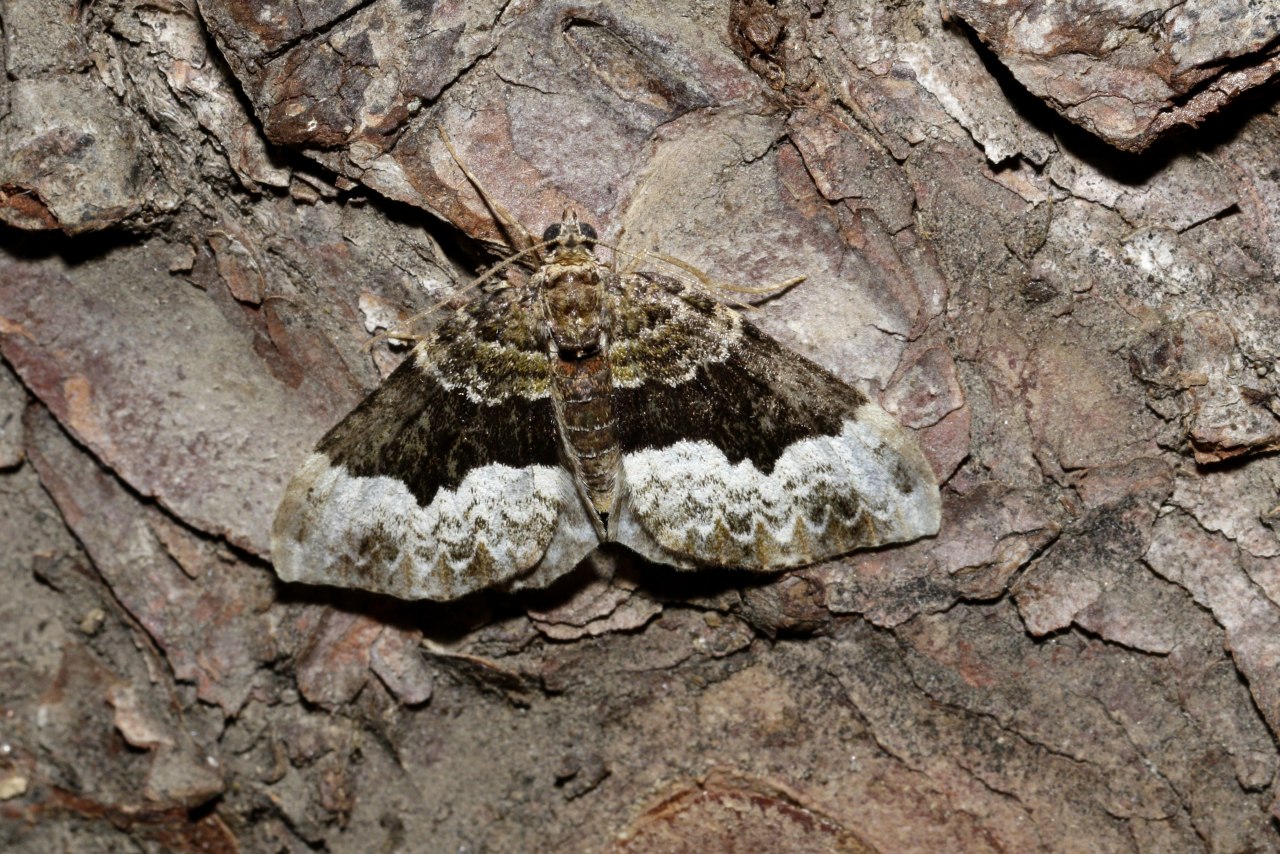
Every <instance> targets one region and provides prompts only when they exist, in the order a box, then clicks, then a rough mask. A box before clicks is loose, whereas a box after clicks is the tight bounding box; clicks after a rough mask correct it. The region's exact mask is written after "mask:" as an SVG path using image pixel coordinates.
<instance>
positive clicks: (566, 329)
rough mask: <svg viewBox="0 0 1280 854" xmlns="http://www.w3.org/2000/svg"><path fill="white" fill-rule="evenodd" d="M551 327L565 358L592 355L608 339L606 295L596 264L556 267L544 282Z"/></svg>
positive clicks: (557, 346) (548, 318)
mask: <svg viewBox="0 0 1280 854" xmlns="http://www.w3.org/2000/svg"><path fill="white" fill-rule="evenodd" d="M542 300H543V304H544V305H545V306H546V312H547V325H548V327H549V328H550V330H551V338H552V340H553V341H555V345H556V349H557V350H558V351H559V355H560V357H561V358H567V359H573V358H580V357H582V356H586V355H591V354H593V353H595V352H597V351H598V350H599V349H600V346H601V341H602V340H603V336H604V328H605V323H604V293H603V289H602V288H601V284H600V274H599V272H597V270H596V268H595V265H594V264H565V265H556V266H555V267H552V268H549V269H548V270H547V271H546V275H545V278H544V279H543V281H542Z"/></svg>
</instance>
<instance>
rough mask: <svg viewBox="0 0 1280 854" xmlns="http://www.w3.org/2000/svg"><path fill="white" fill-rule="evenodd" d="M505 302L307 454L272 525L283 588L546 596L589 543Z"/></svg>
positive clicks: (540, 388)
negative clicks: (491, 590) (525, 587)
mask: <svg viewBox="0 0 1280 854" xmlns="http://www.w3.org/2000/svg"><path fill="white" fill-rule="evenodd" d="M510 299H511V295H510V294H509V293H507V292H500V293H498V294H496V295H492V296H490V297H489V298H488V299H486V300H484V301H482V302H481V303H480V305H479V306H478V307H477V308H474V309H469V310H466V311H463V312H460V313H459V314H458V315H456V316H455V317H453V318H451V319H450V320H449V321H448V322H446V323H445V324H443V325H442V326H441V328H440V329H439V330H437V331H436V333H435V334H434V335H433V336H432V337H431V338H429V339H427V340H426V341H424V342H422V343H421V344H419V345H418V347H417V348H416V349H415V351H414V354H413V355H412V356H411V357H410V358H409V359H406V361H405V362H404V364H402V365H401V366H400V367H399V368H397V369H396V371H395V372H394V373H392V375H391V376H390V377H388V378H387V380H386V382H384V383H383V384H382V386H380V387H379V388H378V389H377V390H376V391H375V392H374V393H373V394H371V395H370V396H369V397H368V398H366V399H365V401H364V402H363V403H362V404H360V406H358V407H357V408H356V409H355V410H354V411H353V412H352V413H351V414H350V415H348V416H347V417H346V418H345V419H343V420H342V421H341V422H340V423H339V424H338V425H337V426H336V427H334V428H333V430H331V431H330V432H329V433H328V435H326V436H325V438H324V439H322V440H321V441H320V444H319V445H318V446H317V448H316V451H315V452H314V453H313V454H312V455H311V456H310V457H308V458H307V460H306V461H305V462H304V463H303V465H302V467H301V468H300V469H299V470H298V472H297V474H296V475H295V476H294V479H293V481H292V482H291V483H290V484H289V487H288V489H287V490H286V493H285V497H284V500H283V501H282V502H281V505H280V509H279V511H278V512H277V515H276V520H275V527H274V530H273V536H272V557H273V560H274V562H275V566H276V571H277V572H278V573H279V575H280V577H281V578H283V579H285V580H287V581H305V582H309V583H317V584H333V585H338V586H343V587H359V588H363V589H366V590H373V591H377V592H380V593H389V594H392V595H394V596H399V597H401V598H405V599H424V598H425V599H439V600H444V599H454V598H457V597H459V596H462V595H465V594H466V593H469V592H472V591H474V590H479V589H481V588H485V587H491V586H520V585H521V582H522V581H523V580H525V579H527V578H537V579H540V580H541V581H540V583H546V582H547V581H549V580H551V579H554V578H555V577H556V576H558V575H561V574H563V573H565V572H568V571H569V570H571V569H573V567H574V566H575V565H576V564H577V563H578V562H579V561H580V560H582V558H583V557H585V556H586V555H587V554H588V553H589V552H590V551H591V550H592V549H593V548H595V547H596V545H598V543H599V538H598V536H597V534H596V532H595V528H594V527H593V525H592V523H591V519H590V517H589V516H587V511H586V509H585V508H584V506H583V504H582V501H581V499H580V498H579V496H578V491H577V489H576V487H575V485H574V482H573V479H572V476H571V475H570V474H569V473H568V472H567V471H566V470H565V469H564V468H563V467H562V466H561V465H560V461H559V454H558V441H559V440H558V434H557V432H556V427H555V415H554V412H553V411H552V405H551V401H550V398H549V396H548V394H547V388H546V387H547V377H546V372H547V367H546V365H547V362H546V357H545V355H542V356H541V358H540V359H539V358H536V357H535V356H537V355H540V354H537V353H536V350H534V348H536V341H535V339H534V338H533V337H532V336H528V335H525V334H524V332H525V330H523V328H522V327H521V325H520V324H521V320H522V318H523V317H524V316H525V315H523V314H521V313H520V311H519V309H520V308H521V306H519V305H518V304H514V305H513V304H511V303H510ZM522 336H523V337H522ZM531 351H533V352H532V353H531ZM477 375H482V376H483V379H480V378H478V376H477Z"/></svg>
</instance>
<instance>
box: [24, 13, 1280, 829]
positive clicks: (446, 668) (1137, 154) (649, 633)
mask: <svg viewBox="0 0 1280 854" xmlns="http://www.w3.org/2000/svg"><path fill="white" fill-rule="evenodd" d="M944 5H945V8H944V7H943V6H944ZM1113 6H1114V7H1115V8H1112V7H1113ZM1246 6H1247V8H1246ZM1264 7H1265V4H1261V5H1259V4H1253V5H1248V4H1231V3H1226V2H1210V0H1205V2H1203V3H1166V4H1153V3H1145V4H1137V5H1136V6H1133V7H1132V8H1130V6H1129V5H1125V6H1124V7H1123V8H1121V7H1120V6H1119V5H1117V4H1107V3H1099V4H1087V8H1086V4H1074V3H1072V4H1036V3H1018V4H995V3H979V2H953V3H948V4H938V3H936V2H920V3H915V4H891V5H889V6H886V5H885V4H877V3H860V2H856V0H849V1H848V2H822V0H805V1H803V2H802V0H776V2H767V0H723V2H714V3H707V4H698V5H693V4H690V5H683V6H681V5H673V4H669V3H656V2H655V3H639V4H623V3H613V2H605V3H598V4H593V5H582V4H574V3H568V2H547V3H520V2H517V3H497V2H494V3H483V4H461V3H424V2H413V0H364V1H363V2H354V0H351V2H343V0H334V2H324V3H285V2H272V3H237V2H231V0H199V2H198V3H194V4H193V3H187V4H183V3H176V2H175V3H165V2H160V3H157V2H136V0H109V2H108V1H107V0H101V2H96V3H76V2H73V0H60V2H43V1H42V2H36V0H4V2H3V3H2V4H0V24H2V25H3V36H4V38H3V58H4V61H5V67H6V71H7V76H6V78H5V80H4V81H3V82H0V155H2V156H0V220H3V223H4V225H3V226H2V227H0V228H2V229H3V230H0V357H2V359H0V542H2V543H3V544H4V549H3V553H2V554H0V577H2V578H3V581H4V585H5V589H6V591H7V592H8V595H7V596H6V597H4V600H3V601H2V602H0V640H2V641H3V644H2V645H3V647H4V654H3V655H2V656H0V844H3V846H4V847H5V848H6V850H14V851H33V852H34V851H41V852H43V851H47V850H54V849H58V850H86V851H89V850H106V849H114V848H117V847H119V848H122V849H124V848H126V847H127V846H132V847H133V848H139V849H143V850H214V851H234V850H246V851H257V850H289V851H303V850H315V849H317V848H324V849H326V850H335V851H346V850H351V851H365V850H374V849H386V850H460V849H463V848H465V849H467V850H492V851H506V850H570V851H598V850H602V849H609V850H615V849H616V850H629V851H666V850H676V849H680V848H681V847H682V846H683V847H685V848H688V849H690V850H692V849H694V848H697V849H698V850H721V849H726V848H728V847H731V846H733V845H736V846H738V847H741V848H743V849H744V850H745V849H746V848H759V847H762V846H764V847H768V846H773V847H774V848H776V849H778V850H796V851H806V850H822V851H827V850H847V851H868V850H872V851H874V850H880V851H916V850H918V851H937V850H966V851H970V850H973V851H977V850H1027V851H1030V850H1052V851H1058V850H1064V851H1065V850H1080V849H1083V848H1087V849H1089V850H1125V851H1128V850H1133V851H1198V850H1214V851H1242V850H1253V851H1277V850H1280V833H1278V832H1277V827H1278V826H1280V824H1278V822H1280V799H1278V798H1277V768H1278V758H1280V757H1278V745H1280V740H1278V736H1280V676H1278V675H1277V674H1280V538H1278V536H1277V519H1280V499H1278V498H1277V494H1280V461H1278V458H1277V456H1276V454H1275V451H1276V450H1277V448H1280V403H1277V400H1280V397H1278V396H1277V394H1278V393H1280V386H1278V385H1277V379H1276V378H1277V371H1280V351H1278V350H1277V343H1276V342H1278V341H1280V297H1277V294H1276V291H1275V282H1276V278H1277V274H1278V272H1280V256H1278V254H1277V247H1278V246H1280V181H1278V180H1277V177H1276V174H1277V173H1276V168H1275V164H1276V163H1277V162H1280V115H1278V114H1277V110H1276V107H1275V100H1274V98H1273V97H1272V96H1271V95H1270V94H1269V92H1270V91H1272V90H1268V89H1266V88H1265V86H1264V84H1265V83H1266V82H1267V81H1268V80H1271V79H1272V78H1273V77H1274V75H1275V68H1276V62H1277V58H1276V50H1277V44H1280V38H1278V36H1280V22H1278V21H1277V19H1276V17H1275V15H1274V14H1273V13H1269V12H1268V11H1267V10H1266V9H1265V8H1264ZM1086 12H1087V13H1088V14H1085V13H1086ZM1248 90H1256V91H1255V92H1254V97H1252V98H1249V99H1242V100H1241V101H1240V103H1238V104H1229V103H1228V102H1231V101H1233V100H1234V99H1236V98H1237V96H1239V95H1242V94H1243V93H1244V92H1246V91H1248ZM441 128H443V129H444V130H446V131H447V132H448V134H449V136H450V137H451V138H452V139H453V140H454V142H455V144H456V146H457V148H458V150H459V152H460V153H461V156H462V158H463V159H464V161H465V162H466V164H467V166H468V168H470V169H471V171H472V172H474V173H475V174H476V175H477V176H478V177H479V179H480V180H481V181H482V182H483V183H484V184H485V185H486V187H487V188H488V189H489V190H490V192H491V193H492V195H493V196H494V198H495V199H496V200H497V202H498V203H499V204H500V205H501V206H502V207H504V208H505V209H507V210H509V211H511V212H512V213H513V214H514V215H515V217H516V218H517V219H518V220H520V221H521V222H522V223H523V224H524V225H525V226H527V227H528V228H529V229H530V230H532V231H540V230H541V228H542V226H543V225H545V224H546V222H548V221H551V220H556V219H558V218H559V216H560V212H561V211H562V210H563V209H564V208H566V207H573V208H574V209H576V210H578V211H579V212H581V213H582V214H583V216H584V218H586V219H589V220H590V221H592V222H593V223H594V224H595V225H596V227H597V228H598V229H599V231H600V233H601V235H602V236H604V237H605V238H606V240H607V241H608V242H609V243H611V244H615V245H616V246H617V258H618V263H619V264H620V265H623V266H627V265H635V264H640V263H643V264H646V265H655V266H662V263H663V262H662V261H661V260H659V259H657V258H656V257H655V256H654V255H652V254H647V253H653V252H658V253H662V254H665V255H668V256H674V257H676V258H679V259H682V260H683V261H684V262H687V263H688V264H690V265H693V266H694V267H696V268H698V269H701V270H704V271H705V272H706V274H707V277H708V280H709V281H712V282H726V283H733V284H737V285H746V286H750V287H759V286H763V285H766V284H769V283H774V282H780V281H784V280H787V279H789V278H792V277H793V276H797V275H804V276H806V277H807V278H806V279H805V281H804V282H803V283H801V284H800V285H798V286H795V287H793V288H791V289H789V290H787V291H786V292H785V293H783V294H781V295H779V296H776V297H774V298H771V299H769V300H767V301H764V302H763V303H762V304H760V305H759V306H757V307H756V308H754V309H752V313H753V318H754V319H755V320H756V322H758V323H759V324H760V325H761V326H762V327H763V328H765V329H766V330H767V331H768V332H769V333H770V334H772V335H774V336H775V337H777V338H778V339H780V340H782V341H783V342H785V343H786V344H787V345H788V346H790V347H792V348H793V349H795V350H797V351H799V352H801V353H803V354H805V355H806V356H808V357H810V358H812V359H814V360H816V361H818V362H819V363H821V364H823V365H825V366H826V367H828V368H830V369H831V370H833V371H834V372H836V373H837V374H839V375H841V376H842V377H844V378H845V379H847V380H849V381H850V382H853V383H856V384H859V385H860V386H861V387H862V388H864V389H866V390H867V391H868V392H869V393H870V394H873V395H875V396H876V397H877V398H878V399H879V400H880V401H881V403H882V404H883V405H884V406H885V408H886V409H888V410H889V411H890V412H892V413H893V414H894V416H895V417H896V418H898V419H899V420H900V421H901V422H902V423H903V424H905V425H907V426H909V427H910V428H912V429H913V430H915V431H917V435H918V436H919V438H920V440H921V442H922V444H923V446H924V448H925V450H926V453H927V455H928V457H929V460H930V462H931V463H932V464H933V466H934V468H935V470H936V471H937V472H938V474H939V477H940V479H941V480H943V481H944V482H945V486H944V522H943V527H942V530H941V532H940V533H939V535H938V536H937V537H936V538H933V539H930V540H928V541H922V542H918V543H914V544H911V545H909V546H906V547H901V548H892V549H885V550H880V551H876V552H872V553H863V554H854V555H851V556H848V557H846V558H843V559H841V560H837V561H833V562H830V563H827V564H823V565H820V566H814V567H809V568H805V569H802V570H798V571H795V572H789V573H782V574H779V575H777V576H770V577H764V578H761V577H757V576H752V577H747V576H744V575H741V574H738V573H733V572H727V571H716V572H704V573H696V574H688V573H682V572H677V571H675V570H672V569H669V568H665V567H660V566H653V565H650V564H646V563H644V562H643V561H642V560H640V559H639V558H637V557H635V556H634V555H631V554H629V553H626V552H624V551H621V550H611V549H605V550H602V551H600V552H599V553H597V554H596V555H594V556H593V557H592V558H590V559H589V560H588V561H587V562H586V563H585V564H584V565H583V566H582V567H580V568H579V569H578V570H577V571H576V572H575V573H574V574H572V575H571V576H569V577H567V578H565V579H564V580H562V581H561V582H559V583H557V585H555V586H554V587H553V588H551V589H549V590H546V591H537V592H526V593H520V594H506V595H503V594H482V595H477V596H472V597H469V598H468V599H465V600H462V601H460V602H457V603H453V604H450V605H439V604H433V603H408V602H399V601H392V600H388V599H385V598H381V597H376V596H371V595H366V594H359V593H352V592H348V591H336V590H330V589H318V588H307V587H302V586H298V585H283V584H280V583H279V582H277V581H276V580H275V578H274V576H273V574H272V573H271V570H270V567H269V565H268V564H267V562H266V555H267V551H268V525H269V520H270V518H271V514H272V511H273V509H274V507H275V504H276V502H277V501H278V500H279V496H280V492H281V490H282V488H283V486H284V483H285V482H286V480H287V479H288V477H289V475H290V473H291V472H292V470H293V468H294V467H295V466H296V464H297V462H298V461H299V460H300V459H301V458H302V456H303V455H304V454H305V453H306V452H307V451H308V450H309V449H310V447H311V446H312V445H313V444H314V442H315V440H316V439H317V438H318V437H319V436H320V435H321V434H322V433H323V432H324V431H325V430H326V429H327V428H328V427H329V426H330V425H331V424H333V423H334V422H335V421H336V420H337V419H338V418H339V417H341V415H342V414H343V413H345V412H346V411H347V409H348V408H349V407H351V406H352V405H354V404H355V403H356V402H357V401H358V400H359V399H360V398H361V396H362V394H363V393H364V392H365V391H367V390H368V389H370V388H372V387H373V386H374V385H375V384H376V383H377V382H378V380H379V378H380V377H381V376H385V375H386V373H387V372H388V371H389V370H391V369H392V368H393V367H394V366H395V364H396V363H397V362H398V360H399V359H400V358H401V357H402V353H403V349H402V348H401V349H397V348H394V347H389V346H388V345H387V344H386V343H385V342H377V343H374V344H373V346H372V348H366V344H368V343H369V342H370V338H371V336H372V335H374V334H375V333H377V332H379V331H383V330H387V329H389V328H395V327H398V326H399V325H400V324H402V323H404V322H406V321H409V320H413V319H414V318H417V316H418V315H419V314H420V313H421V312H423V311H424V310H426V309H429V308H432V307H435V306H437V305H438V304H441V303H444V304H445V306H446V308H447V306H448V305H452V304H457V303H458V302H459V301H460V300H463V299H465V298H466V293H465V288H466V285H467V283H468V281H470V280H471V279H472V278H474V277H475V276H476V275H477V274H479V273H480V271H482V270H483V269H484V266H485V265H486V264H488V263H492V262H493V261H494V260H496V259H497V258H498V257H500V254H501V253H500V251H499V244H500V243H501V241H502V239H503V232H502V229H501V227H500V224H499V223H498V222H496V221H495V218H494V216H493V212H492V211H491V210H490V209H489V208H488V207H487V206H486V205H485V203H484V202H483V201H482V200H481V199H480V197H479V196H478V195H477V194H476V192H475V189H474V187H472V185H471V184H470V182H469V181H468V180H467V179H466V177H465V176H464V175H463V174H462V172H461V171H460V170H459V169H458V167H457V164H456V163H454V161H453V160H452V158H451V157H450V156H449V154H448V152H447V151H446V149H445V148H444V146H443V144H442V142H441V138H440V134H439V132H438V131H439V129H441ZM1175 130H1176V131H1178V133H1177V135H1176V137H1175V136H1174V135H1173V134H1172V132H1173V131H1175ZM679 272H680V271H679V270H676V273H679ZM724 297H725V298H726V299H728V300H731V301H732V300H740V299H741V298H742V295H741V294H735V293H734V292H733V291H732V290H726V292H725V294H724ZM416 322H418V323H427V324H429V323H430V322H431V317H430V316H427V317H426V318H425V319H424V318H418V319H417V320H416ZM744 429H750V428H749V425H744ZM130 850H131V849H130Z"/></svg>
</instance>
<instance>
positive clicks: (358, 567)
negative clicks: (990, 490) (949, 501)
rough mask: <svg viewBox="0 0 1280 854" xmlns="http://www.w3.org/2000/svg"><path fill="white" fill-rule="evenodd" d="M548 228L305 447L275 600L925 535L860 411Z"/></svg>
mask: <svg viewBox="0 0 1280 854" xmlns="http://www.w3.org/2000/svg"><path fill="white" fill-rule="evenodd" d="M596 242H597V235H596V232H595V230H594V229H593V228H592V227H591V226H590V225H588V224H587V223H585V222H581V221H580V220H579V219H578V217H577V216H576V215H575V214H573V213H566V214H565V215H564V216H563V217H562V219H561V221H560V222H558V223H555V224H552V225H551V226H550V227H549V228H548V229H547V230H546V232H545V233H544V234H543V239H542V241H541V243H538V244H534V245H533V248H532V249H531V250H529V251H530V254H531V255H532V257H533V261H534V264H533V266H534V267H535V270H534V272H533V274H532V275H531V276H529V277H528V278H527V280H526V281H525V282H524V283H523V284H511V283H508V282H505V281H503V282H497V283H495V284H494V285H492V286H490V287H487V288H485V289H484V291H483V292H482V293H481V294H480V295H479V296H478V297H477V298H475V299H473V300H472V301H471V302H469V303H468V304H467V305H466V306H464V307H463V308H461V309H459V310H457V311H456V312H454V313H453V314H451V315H450V316H448V317H446V318H444V319H443V320H442V321H441V322H440V323H439V324H438V325H437V327H436V328H435V329H434V330H433V331H431V332H430V333H429V334H428V335H426V337H424V338H423V339H422V340H421V341H419V342H418V343H417V345H416V346H415V347H414V349H413V350H412V352H411V354H410V355H409V356H408V357H406V359H405V361H404V362H403V363H402V364H401V365H400V366H399V367H398V368H397V369H396V370H395V371H394V372H393V373H392V374H391V375H390V376H389V377H387V379H386V381H385V382H383V384H382V385H381V387H379V388H378V389H376V390H375V391H374V392H373V393H372V394H370V395H369V396H368V397H367V398H366V399H365V400H364V402H363V403H361V404H360V405H359V406H357V407H356V408H355V410H354V411H352V412H351V413H350V414H349V415H347V417H346V418H344V419H343V420H342V421H341V422H339V423H338V424H337V426H335V427H334V428H333V429H332V430H330V431H329V433H328V434H327V435H326V436H325V437H324V438H323V439H321V440H320V443H319V445H318V446H317V447H316V449H315V451H314V452H313V453H311V455H310V456H308V457H307V458H306V460H305V461H304V462H303V463H302V465H301V467H300V468H299V469H298V471H297V473H296V474H295V475H294V477H293V480H292V482H291V483H290V484H289V486H288V488H287V490H286V492H285V495H284V498H283V500H282V502H281V504H280V509H279V511H278V513H277V515H276V519H275V524H274V528H273V536H272V557H273V560H274V563H275V568H276V571H277V573H278V574H279V575H280V577H281V578H283V579H285V580H287V581H303V582H309V583H316V584H331V585H338V586H343V587H357V588H363V589H366V590H372V591H376V592H379V593H387V594H391V595H393V596H398V597H401V598H405V599H435V600H449V599H455V598H457V597H460V596H463V595H466V594H468V593H471V592H473V591H476V590H480V589H483V588H488V587H499V588H505V589H510V590H516V589H521V588H529V587H543V586H546V585H548V584H550V583H551V582H553V581H554V580H555V579H556V578H558V577H560V576H561V575H564V574H565V573H567V572H569V571H570V570H572V569H573V568H574V567H575V566H576V565H577V564H578V563H579V562H580V561H581V560H582V559H583V558H585V557H586V556H587V555H588V554H589V553H590V552H591V551H592V550H593V549H595V548H596V547H597V546H599V545H600V544H601V543H610V542H613V543H620V544H622V545H623V546H626V547H628V548H630V549H632V550H633V551H635V552H638V553H639V554H640V555H642V556H643V557H645V558H647V559H649V560H651V561H654V562H657V563H661V564H667V565H669V566H674V567H679V568H695V567H702V566H718V567H740V568H742V569H747V570H760V571H770V570H778V569H782V568H786V567H796V566H802V565H806V564H810V563H815V562H817V561H821V560H823V559H825V558H830V557H833V556H837V555H841V554H844V553H845V552H849V551H851V550H853V549H857V548H863V547H869V546H880V545H884V544H886V543H895V542H903V541H908V540H914V539H917V538H919V537H924V536H929V535H932V534H935V533H936V532H937V531H938V527H939V521H940V500H939V494H938V487H937V484H936V480H935V476H934V473H933V470H932V469H931V468H930V466H929V463H928V462H927V461H926V459H925V457H924V455H923V454H922V453H921V451H920V448H919V447H918V446H917V445H916V443H915V441H914V440H913V439H912V437H911V436H910V435H909V433H908V432H907V431H905V430H904V429H903V428H902V427H900V426H899V425H898V424H897V423H896V422H895V421H894V420H893V419H892V418H891V417H890V416H889V415H888V414H886V413H885V412H884V410H882V409H881V408H880V407H879V406H877V405H876V404H875V403H874V402H873V401H871V400H870V399H868V397H867V396H866V395H865V394H863V393H862V392H861V391H859V390H857V389H856V388H853V387H852V386H850V385H847V384H846V383H844V382H842V381H841V380H840V379H838V378H837V377H836V376H834V375H833V374H831V373H830V372H828V371H826V370H824V369H823V368H821V367H819V366H818V365H816V364H814V363H813V362H811V361H809V360H807V359H805V358H802V357H801V356H799V355H797V354H796V353H794V352H792V351H790V350H788V349H786V348H785V347H783V346H782V345H780V344H779V343H778V342H776V341H774V340H773V339H772V338H770V337H769V336H767V335H765V334H764V333H763V332H761V331H760V329H758V328H757V327H756V326H755V325H754V324H752V323H751V322H750V321H748V320H747V319H746V318H744V317H743V316H742V315H741V314H740V313H738V312H737V311H735V310H733V309H731V308H729V307H728V306H726V305H724V304H722V303H720V302H718V301H716V300H714V299H712V298H711V297H710V296H708V295H707V294H705V293H703V292H702V291H701V290H700V289H698V288H695V287H693V286H692V285H690V284H687V283H685V282H683V281H681V280H678V279H676V278H672V277H670V276H665V275H662V274H658V273H653V272H637V273H619V272H616V271H615V270H614V269H612V268H611V267H610V266H608V265H605V264H603V263H602V262H601V261H599V260H598V259H597V257H596V254H595V246H596Z"/></svg>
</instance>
